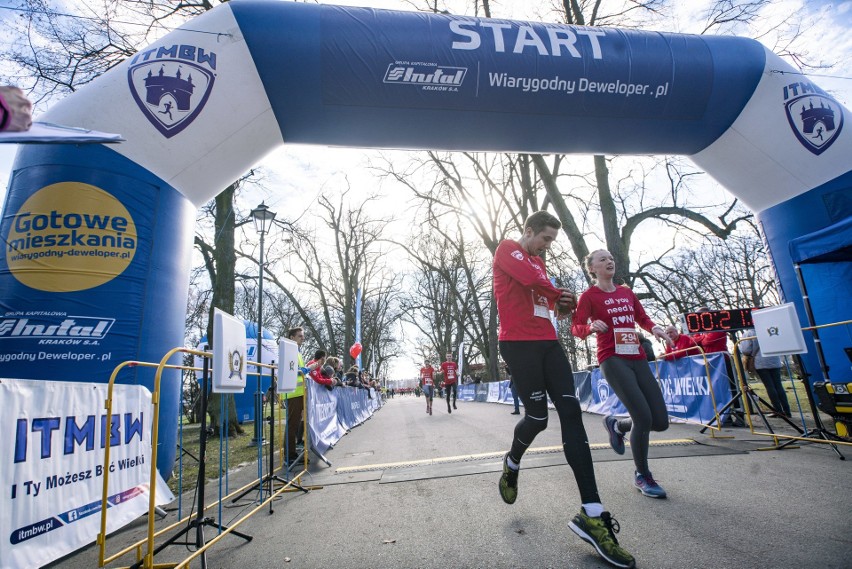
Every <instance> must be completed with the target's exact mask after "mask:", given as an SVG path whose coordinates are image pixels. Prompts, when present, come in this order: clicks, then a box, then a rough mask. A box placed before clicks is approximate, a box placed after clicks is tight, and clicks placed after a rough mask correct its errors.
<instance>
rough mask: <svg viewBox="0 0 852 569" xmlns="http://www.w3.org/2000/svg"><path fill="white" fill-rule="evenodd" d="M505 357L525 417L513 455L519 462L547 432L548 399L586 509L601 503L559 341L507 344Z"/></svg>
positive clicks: (503, 351)
mask: <svg viewBox="0 0 852 569" xmlns="http://www.w3.org/2000/svg"><path fill="white" fill-rule="evenodd" d="M500 353H501V354H502V356H503V360H504V361H505V362H506V364H507V365H508V366H509V372H510V373H511V374H512V381H513V382H514V385H515V391H516V392H517V394H518V397H520V398H521V401H523V403H524V416H523V418H522V419H521V420H520V421H519V422H518V424H517V425H516V426H515V438H514V440H513V441H512V449H511V450H510V451H509V456H510V457H511V458H512V460H513V461H515V462H517V463H520V462H521V458H522V457H523V455H524V453H525V452H526V450H527V448H529V446H530V445H531V444H532V442H533V440H534V439H535V437H536V435H538V434H539V433H540V432H541V431H543V430H544V429H545V428H546V427H547V416H548V410H547V396H548V395H549V396H550V400H551V401H553V405H554V406H555V407H556V414H557V415H558V416H559V423H560V424H561V426H562V449H563V450H564V451H565V458H566V460H567V461H568V465H569V466H570V467H571V470H573V471H574V478H575V479H576V481H577V486H578V488H579V490H580V499H581V501H582V503H584V504H588V503H593V502H600V497H599V496H598V487H597V483H596V482H595V470H594V466H593V464H592V452H591V449H590V448H589V440H588V437H587V436H586V429H585V427H583V416H582V411H581V410H580V402H579V401H578V400H577V396H576V394H575V392H574V374H573V372H572V370H571V364H570V363H569V362H568V358H567V357H566V356H565V352H564V350H563V349H562V346H561V345H560V344H559V342H557V341H556V340H535V341H525V342H515V341H502V342H500Z"/></svg>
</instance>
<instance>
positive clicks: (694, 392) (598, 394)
mask: <svg viewBox="0 0 852 569" xmlns="http://www.w3.org/2000/svg"><path fill="white" fill-rule="evenodd" d="M649 365H651V369H652V371H657V373H656V375H657V377H658V378H659V383H660V388H661V389H662V391H663V398H664V399H665V401H666V407H667V409H668V411H669V416H670V417H673V418H676V419H681V420H684V421H697V422H699V423H706V422H708V421H710V419H712V418H713V417H715V412H714V409H713V404H714V400H715V404H716V408H717V409H721V408H722V407H723V406H724V405H725V404H726V403H728V402H729V401H730V400H731V390H730V387H729V385H730V384H729V382H728V373H727V370H726V368H725V355H724V354H709V355H708V356H707V367H705V366H704V358H702V357H701V356H690V357H685V358H681V359H678V360H674V361H660V362H653V363H651V364H649ZM654 366H658V368H659V369H658V370H654ZM708 368H709V372H710V378H709V382H708V377H707V370H708ZM590 379H591V382H590V388H591V393H590V396H591V399H590V400H589V401H588V404H587V403H586V402H585V401H583V400H582V399H581V402H582V404H583V409H584V410H586V411H588V412H590V413H599V414H601V415H610V414H613V415H627V409H625V408H624V405H622V404H621V402H620V401H619V400H618V397H616V395H615V393H614V392H613V390H612V388H611V387H610V385H609V383H608V382H607V381H606V378H605V377H603V375H602V374H601V370H600V368H598V369H595V370H594V371H592V372H591V378H590ZM711 386H712V393H711Z"/></svg>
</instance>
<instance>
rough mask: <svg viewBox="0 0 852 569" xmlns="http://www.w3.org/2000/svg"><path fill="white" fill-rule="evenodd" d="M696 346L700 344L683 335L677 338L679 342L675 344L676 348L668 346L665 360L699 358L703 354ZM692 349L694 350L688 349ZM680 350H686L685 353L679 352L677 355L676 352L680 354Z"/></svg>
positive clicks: (676, 341)
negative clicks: (687, 357)
mask: <svg viewBox="0 0 852 569" xmlns="http://www.w3.org/2000/svg"><path fill="white" fill-rule="evenodd" d="M696 346H698V344H697V343H696V342H695V340H693V339H692V338H690V337H689V336H687V335H686V334H681V335H680V336H678V337H677V340H675V342H674V347H672V346H669V345H668V344H666V354H665V355H664V356H663V359H665V360H669V361H671V360H679V359H680V358H685V357H686V356H697V355H699V354H700V353H701V350H699V349H698V348H697V347H696ZM687 348H692V349H687ZM679 350H686V351H685V352H679V353H677V354H675V353H674V352H678V351H679Z"/></svg>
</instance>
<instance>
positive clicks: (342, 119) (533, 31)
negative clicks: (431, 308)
mask: <svg viewBox="0 0 852 569" xmlns="http://www.w3.org/2000/svg"><path fill="white" fill-rule="evenodd" d="M847 114H848V111H847V110H846V109H844V108H843V107H842V106H841V105H839V104H838V103H837V102H836V101H835V100H834V99H833V98H832V97H831V96H829V95H828V94H827V93H825V92H824V91H823V90H821V89H820V88H819V87H817V86H816V85H814V84H813V83H811V82H810V81H808V80H806V79H804V78H803V77H802V76H801V75H799V74H797V73H795V71H794V70H793V69H792V68H790V67H789V66H788V65H786V64H785V63H784V62H783V61H782V60H781V59H780V58H778V57H777V56H775V55H774V54H772V53H771V52H769V51H767V50H766V49H765V48H764V47H763V46H761V45H760V44H759V43H757V42H755V41H752V40H748V39H742V38H733V37H707V36H689V35H676V34H663V33H653V32H642V31H625V30H618V29H605V28H586V27H576V26H566V25H557V24H541V23H528V22H515V21H508V20H486V19H479V18H470V17H462V16H445V15H434V14H425V13H414V12H392V11H380V10H371V9H363V8H341V7H335V6H327V5H322V6H318V5H310V4H298V3H289V2H280V3H279V2H269V1H253V0H242V1H240V2H229V3H227V4H224V5H222V6H219V7H217V8H216V9H214V10H211V11H210V12H208V13H206V14H205V15H203V16H201V17H199V18H197V19H195V20H193V21H191V22H188V23H187V24H186V25H185V26H184V27H182V28H181V29H179V30H177V31H175V32H173V33H171V34H169V35H168V36H166V37H164V38H163V39H162V41H160V42H158V43H156V44H154V45H152V46H150V47H149V48H147V49H144V50H142V51H140V52H139V53H138V54H136V55H135V56H134V57H132V58H131V59H129V60H128V61H126V62H124V63H123V64H122V65H120V66H118V67H117V68H115V69H113V70H112V71H110V72H109V73H107V74H105V75H104V76H103V77H101V78H99V79H98V80H97V81H95V82H93V83H92V84H91V85H90V86H87V87H86V88H85V89H82V90H80V91H79V92H77V93H74V94H73V95H71V96H69V97H68V98H67V99H65V100H63V101H62V102H61V103H59V104H58V105H56V106H55V107H54V108H52V109H51V110H50V112H49V113H48V115H47V116H46V117H45V118H46V119H47V120H51V121H54V122H59V123H64V124H73V125H81V126H85V127H88V128H92V129H96V130H101V131H106V132H119V133H122V134H123V135H124V136H125V137H126V139H127V141H126V142H124V143H123V144H120V145H116V146H115V147H109V148H108V147H105V146H81V147H68V146H54V145H46V146H38V147H28V148H24V149H22V150H21V151H20V153H19V155H18V157H17V160H16V163H15V166H14V172H13V175H12V178H11V182H10V187H9V192H8V196H7V199H6V203H5V205H4V209H3V217H2V224H0V233H1V234H2V237H3V240H4V244H5V254H4V255H3V256H2V259H1V260H0V358H2V363H3V366H2V367H3V373H2V375H4V376H6V377H13V378H24V379H44V380H74V381H106V380H107V379H108V377H109V375H110V372H111V371H112V369H113V368H114V366H115V365H116V364H117V363H119V362H121V361H124V360H131V359H137V360H145V361H159V359H160V358H161V357H162V356H163V354H164V353H165V352H166V351H167V350H168V349H170V348H172V347H174V346H177V345H181V344H182V343H183V332H184V330H183V327H184V311H185V298H186V291H187V288H188V275H189V262H190V253H191V247H192V227H193V222H194V216H195V211H196V208H197V207H198V206H199V205H200V204H202V203H204V202H206V201H207V200H208V199H210V198H212V197H213V196H214V195H215V194H217V193H218V192H219V191H220V190H221V189H222V188H223V187H224V186H226V185H227V184H229V183H230V182H232V181H233V180H235V179H237V178H238V177H239V176H240V175H241V174H242V173H243V172H245V171H246V170H247V169H248V168H249V167H251V166H252V165H253V164H254V163H255V162H256V161H257V160H259V159H260V157H262V156H263V155H264V154H265V153H267V152H269V151H270V150H271V149H273V148H275V147H276V146H278V145H280V144H282V143H288V142H293V143H312V144H324V145H336V146H354V147H377V148H404V149H444V150H470V151H512V152H536V153H571V152H582V153H620V154H625V153H641V154H649V153H666V154H683V155H688V156H690V157H691V158H692V159H693V160H694V161H695V162H696V163H697V164H698V165H699V166H700V167H701V168H703V169H705V170H706V171H707V172H709V173H710V174H711V175H713V176H714V177H715V178H716V179H717V180H719V181H720V182H721V183H722V184H724V185H725V186H726V187H727V188H728V189H729V190H730V191H731V192H732V193H733V194H735V195H736V196H738V197H740V198H741V199H742V200H743V201H744V202H745V203H746V204H747V205H748V206H750V207H751V208H752V209H753V210H754V211H755V212H757V213H758V215H759V219H760V222H761V225H762V227H763V231H764V234H765V236H766V238H767V240H768V242H769V246H770V249H771V251H772V256H773V259H774V263H775V267H776V270H777V274H778V278H779V281H780V285H781V288H782V290H783V293H784V296H785V298H786V299H788V300H793V301H795V302H797V303H798V308H799V314H800V316H801V317H802V318H804V314H805V312H804V310H803V308H802V304H801V295H800V293H799V287H798V285H797V283H796V276H795V273H794V272H793V265H792V258H791V249H790V247H789V244H790V242H791V241H792V240H793V239H804V240H805V241H806V243H805V244H804V247H805V248H804V251H805V253H803V255H805V257H807V258H797V259H796V261H798V262H807V261H813V260H825V259H827V258H828V259H832V258H833V257H832V251H831V250H828V251H826V250H825V248H826V247H827V248H828V249H832V248H837V247H839V248H840V249H839V251H840V260H841V261H845V262H844V263H842V264H841V265H838V266H839V267H840V269H838V268H837V266H833V267H832V268H831V269H830V270H824V271H823V275H822V276H821V277H820V278H818V279H811V281H810V282H809V283H808V284H809V287H810V293H811V296H812V299H813V300H814V307H815V311H816V319H817V321H822V322H830V321H837V320H839V319H840V318H839V317H846V318H848V317H849V316H850V313H852V310H850V306H852V304H850V302H852V301H850V299H849V295H848V292H847V291H848V283H849V282H850V281H852V278H850V277H852V275H850V269H849V263H848V259H849V253H848V248H849V243H850V230H849V224H848V221H849V218H850V212H852V200H850V197H849V196H850V194H852V192H850V186H852V172H850V168H851V167H852V138H850V133H849V132H848V131H849V129H848V128H844V122H845V117H846V116H847ZM844 222H846V224H845V225H844ZM820 231H822V232H823V233H826V232H827V233H828V234H829V235H831V236H834V238H835V239H834V240H833V241H832V240H831V239H829V241H830V244H826V242H825V241H824V240H822V237H820V236H821V235H823V233H818V232H820ZM838 235H839V238H838ZM838 239H839V240H838ZM809 244H810V245H813V247H811V248H810V249H809V248H808V245H809ZM844 247H845V248H846V251H845V253H844V251H843V248H844ZM814 248H815V249H814ZM796 251H797V253H796V254H797V255H799V253H798V251H800V250H799V249H797V250H796ZM808 251H816V253H814V254H813V255H811V256H808V255H810V253H808ZM826 254H828V257H826V256H825V255H826ZM822 266H823V265H817V264H814V265H813V267H817V268H820V267H822ZM814 270H817V269H814ZM806 276H807V275H806ZM836 283H839V285H837V284H836ZM820 311H822V312H820ZM802 323H803V325H804V324H805V322H804V321H803V322H802ZM823 338H824V347H825V348H826V349H825V354H826V358H827V360H828V364H829V365H830V366H831V370H832V379H834V380H835V381H838V380H843V381H850V380H852V378H850V369H849V362H848V361H845V356H844V354H843V352H842V349H841V347H842V346H846V345H849V344H850V342H849V340H848V338H845V339H844V338H843V335H841V334H840V333H838V335H837V336H832V335H831V334H830V333H824V335H823ZM811 356H813V350H811V354H810V355H809V358H810V359H809V360H808V363H809V367H810V368H811V369H810V370H809V371H811V372H813V373H818V370H819V365H818V364H817V363H816V360H815V359H814V358H813V357H811ZM137 373H139V372H137ZM147 377H148V376H144V377H142V376H139V377H130V376H128V378H127V379H125V380H126V381H131V382H132V381H139V382H147V381H148V379H147ZM175 377H176V376H175ZM178 384H179V382H178V381H177V380H176V379H175V381H171V382H167V383H166V384H165V385H166V387H165V388H164V392H163V399H162V408H163V415H162V417H163V419H162V421H161V422H162V426H163V428H162V429H161V432H163V433H165V434H169V433H171V434H172V438H171V439H169V438H168V437H166V438H165V439H163V440H162V441H161V442H162V448H161V450H160V464H159V467H160V470H161V472H167V471H168V470H169V469H170V468H171V465H172V463H173V461H174V449H175V444H174V442H175V441H174V437H173V433H174V431H175V429H174V425H175V423H176V421H175V418H176V415H177V412H178V405H177V399H178ZM149 387H150V386H149ZM167 427H170V428H171V429H170V431H169V430H168V429H167Z"/></svg>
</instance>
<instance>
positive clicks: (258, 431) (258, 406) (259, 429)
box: [251, 202, 275, 445]
mask: <svg viewBox="0 0 852 569" xmlns="http://www.w3.org/2000/svg"><path fill="white" fill-rule="evenodd" d="M251 217H252V219H253V220H254V227H255V229H256V230H257V232H258V234H259V235H260V264H259V266H260V274H259V276H258V279H257V357H256V358H255V359H256V361H257V363H259V364H260V363H262V362H263V238H264V236H265V235H266V232H267V231H269V228H270V227H271V226H272V221H273V220H274V219H275V212H273V211H270V210H269V208H268V207H267V206H266V204H265V203H263V202H261V203H260V205H259V206H257V207H256V208H254V209H253V210H251ZM257 372H258V373H257V392H256V393H255V394H254V438H253V439H252V443H253V444H255V443H256V444H257V445H262V444H263V422H262V421H261V416H262V415H263V385H262V383H261V379H262V377H263V370H262V369H261V367H260V366H257Z"/></svg>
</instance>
